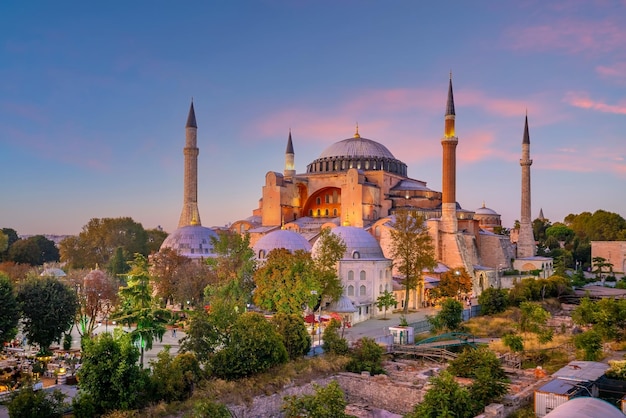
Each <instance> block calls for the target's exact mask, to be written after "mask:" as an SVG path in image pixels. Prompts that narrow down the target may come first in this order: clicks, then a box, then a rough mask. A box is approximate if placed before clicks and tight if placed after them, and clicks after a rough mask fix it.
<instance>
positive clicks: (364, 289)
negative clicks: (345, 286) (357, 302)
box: [359, 286, 367, 296]
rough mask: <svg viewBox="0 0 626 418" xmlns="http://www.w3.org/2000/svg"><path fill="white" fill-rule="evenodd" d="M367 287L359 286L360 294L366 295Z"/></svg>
mask: <svg viewBox="0 0 626 418" xmlns="http://www.w3.org/2000/svg"><path fill="white" fill-rule="evenodd" d="M366 291H367V288H366V287H365V286H361V287H359V296H365V294H366Z"/></svg>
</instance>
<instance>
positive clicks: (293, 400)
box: [283, 380, 349, 418]
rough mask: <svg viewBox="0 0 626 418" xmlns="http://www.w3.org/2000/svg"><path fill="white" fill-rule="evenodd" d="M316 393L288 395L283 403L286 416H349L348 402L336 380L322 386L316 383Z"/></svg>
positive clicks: (329, 417) (301, 417)
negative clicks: (346, 410)
mask: <svg viewBox="0 0 626 418" xmlns="http://www.w3.org/2000/svg"><path fill="white" fill-rule="evenodd" d="M314 388H315V394H314V395H304V396H301V397H296V396H287V397H285V399H284V403H283V412H284V414H285V417H286V418H306V417H308V418H347V417H349V415H346V413H345V409H346V406H347V404H348V403H347V402H346V399H345V395H344V393H343V391H342V390H341V387H340V386H339V384H338V383H337V382H336V381H334V380H333V381H332V382H330V383H329V384H328V385H327V386H325V387H322V386H319V385H314Z"/></svg>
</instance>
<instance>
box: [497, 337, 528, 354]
mask: <svg viewBox="0 0 626 418" xmlns="http://www.w3.org/2000/svg"><path fill="white" fill-rule="evenodd" d="M502 343H503V344H504V346H505V347H509V348H510V349H511V351H513V352H514V353H520V352H522V351H524V339H523V338H522V337H521V336H520V335H517V334H505V335H503V336H502Z"/></svg>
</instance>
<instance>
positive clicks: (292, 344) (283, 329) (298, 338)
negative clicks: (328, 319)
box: [272, 313, 311, 360]
mask: <svg viewBox="0 0 626 418" xmlns="http://www.w3.org/2000/svg"><path fill="white" fill-rule="evenodd" d="M272 323H273V324H274V325H275V326H276V330H277V331H278V334H280V336H281V338H282V340H283V344H284V345H285V348H286V349H287V354H288V355H289V358H290V359H291V360H293V359H295V358H298V357H302V356H305V355H306V354H307V353H308V352H309V350H310V349H311V337H309V334H308V332H307V330H306V325H305V324H304V319H303V318H302V316H300V315H293V314H291V315H290V314H282V313H279V314H276V315H274V316H273V317H272Z"/></svg>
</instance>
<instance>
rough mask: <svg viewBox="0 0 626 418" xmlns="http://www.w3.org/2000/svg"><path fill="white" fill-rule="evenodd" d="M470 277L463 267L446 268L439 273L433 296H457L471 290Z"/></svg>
mask: <svg viewBox="0 0 626 418" xmlns="http://www.w3.org/2000/svg"><path fill="white" fill-rule="evenodd" d="M472 287H473V285H472V277H471V276H470V275H469V274H468V273H467V270H465V268H463V267H458V268H455V269H452V270H448V271H446V272H445V273H443V274H442V275H441V278H440V280H439V286H437V287H436V288H435V289H433V293H434V294H435V297H442V298H459V297H460V296H461V295H462V294H467V293H471V292H472Z"/></svg>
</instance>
